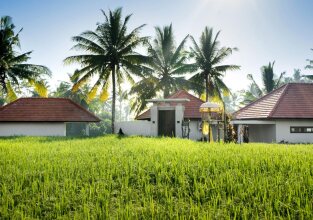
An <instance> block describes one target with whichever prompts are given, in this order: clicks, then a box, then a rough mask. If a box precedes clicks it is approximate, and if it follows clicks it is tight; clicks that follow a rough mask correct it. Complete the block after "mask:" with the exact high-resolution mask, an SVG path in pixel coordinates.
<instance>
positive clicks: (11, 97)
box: [6, 82, 17, 102]
mask: <svg viewBox="0 0 313 220" xmlns="http://www.w3.org/2000/svg"><path fill="white" fill-rule="evenodd" d="M6 86H7V99H8V101H9V102H13V101H15V100H16V99H17V95H16V94H15V92H14V90H13V88H12V86H11V84H10V83H9V82H7V83H6Z"/></svg>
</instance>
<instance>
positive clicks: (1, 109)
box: [0, 98, 21, 112]
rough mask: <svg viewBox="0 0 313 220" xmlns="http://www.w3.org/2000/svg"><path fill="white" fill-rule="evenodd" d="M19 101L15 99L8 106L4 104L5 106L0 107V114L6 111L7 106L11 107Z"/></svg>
mask: <svg viewBox="0 0 313 220" xmlns="http://www.w3.org/2000/svg"><path fill="white" fill-rule="evenodd" d="M20 99H21V98H18V99H15V100H14V101H13V102H10V103H8V104H6V105H3V106H1V107H0V112H1V111H3V110H4V109H6V108H7V107H8V106H11V105H13V104H14V103H16V102H18V101H19V100H20Z"/></svg>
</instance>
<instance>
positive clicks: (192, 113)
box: [136, 90, 204, 120]
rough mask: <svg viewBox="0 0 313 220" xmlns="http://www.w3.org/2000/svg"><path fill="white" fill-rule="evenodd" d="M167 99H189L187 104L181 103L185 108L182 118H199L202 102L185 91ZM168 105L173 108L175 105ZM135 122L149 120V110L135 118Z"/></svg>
mask: <svg viewBox="0 0 313 220" xmlns="http://www.w3.org/2000/svg"><path fill="white" fill-rule="evenodd" d="M167 98H168V99H189V100H190V101H189V102H183V103H182V105H183V106H185V112H184V118H189V119H198V118H201V113H200V112H199V109H200V105H201V104H203V103H204V102H203V101H202V100H201V99H199V98H197V97H195V96H193V95H191V94H190V93H188V92H187V91H185V90H180V91H178V92H176V93H174V94H173V95H171V96H169V97H167ZM170 105H172V106H175V105H177V103H170ZM136 119H137V120H144V119H150V110H147V111H145V112H143V113H142V114H140V115H139V116H137V118H136Z"/></svg>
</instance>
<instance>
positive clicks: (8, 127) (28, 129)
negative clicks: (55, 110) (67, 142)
mask: <svg viewBox="0 0 313 220" xmlns="http://www.w3.org/2000/svg"><path fill="white" fill-rule="evenodd" d="M16 135H17V136H19V135H25V136H66V127H65V123H63V122H56V123H54V122H51V123H49V122H1V123H0V136H16Z"/></svg>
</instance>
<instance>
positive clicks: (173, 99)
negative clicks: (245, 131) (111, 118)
mask: <svg viewBox="0 0 313 220" xmlns="http://www.w3.org/2000/svg"><path fill="white" fill-rule="evenodd" d="M147 101H149V102H151V103H153V106H152V107H151V108H150V109H148V110H147V111H145V112H143V113H142V114H140V115H139V116H137V117H136V120H135V121H125V122H117V123H116V124H115V133H118V132H119V131H120V129H121V130H122V132H123V133H124V134H126V135H141V136H170V137H180V138H182V137H186V138H189V139H192V140H200V139H201V138H202V132H201V122H202V119H201V113H200V111H199V110H200V106H201V105H202V104H203V103H204V102H203V101H202V100H201V99H199V98H197V97H195V96H194V95H192V94H190V93H188V92H187V91H184V90H180V91H178V92H176V93H174V94H173V95H171V96H169V97H167V98H165V99H150V100H147ZM186 129H187V130H189V132H188V131H187V133H188V134H187V135H186ZM217 130H218V129H217V125H213V127H212V133H213V137H214V139H215V140H216V139H217V135H218V134H217V133H218V132H217ZM219 135H220V136H222V134H219Z"/></svg>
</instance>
